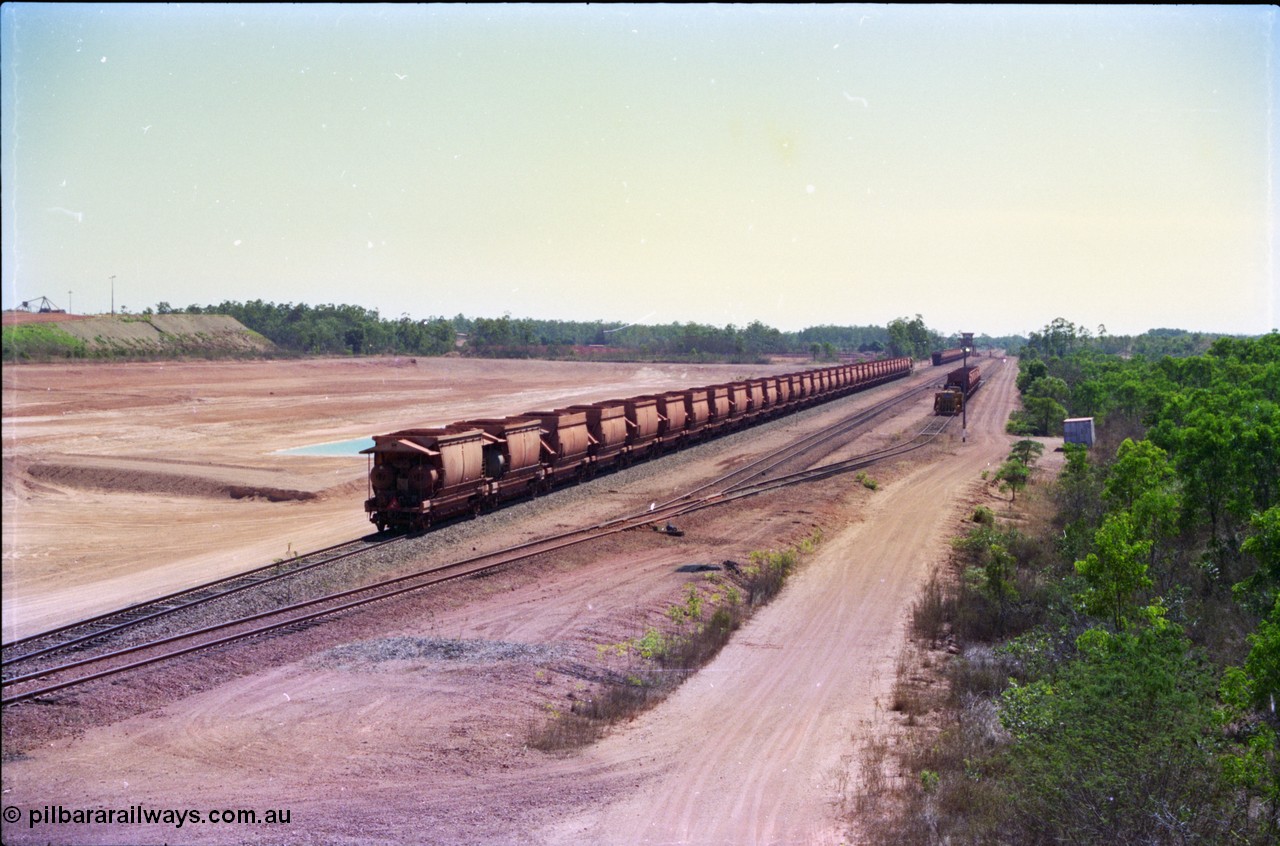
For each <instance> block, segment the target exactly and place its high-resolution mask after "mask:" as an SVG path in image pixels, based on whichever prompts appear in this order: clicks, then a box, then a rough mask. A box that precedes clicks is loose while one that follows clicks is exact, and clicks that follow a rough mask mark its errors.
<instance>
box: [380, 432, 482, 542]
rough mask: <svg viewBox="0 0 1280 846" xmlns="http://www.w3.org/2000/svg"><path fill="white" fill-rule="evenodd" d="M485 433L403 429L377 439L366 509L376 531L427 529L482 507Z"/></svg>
mask: <svg viewBox="0 0 1280 846" xmlns="http://www.w3.org/2000/svg"><path fill="white" fill-rule="evenodd" d="M484 442H485V441H484V432H483V431H481V430H480V429H461V430H457V429H452V428H448V427H446V428H443V429H405V430H403V431H399V432H392V433H391V434H389V435H374V436H373V446H371V447H369V448H368V449H365V450H361V454H364V455H371V456H373V467H372V468H371V469H370V471H369V487H370V489H371V493H372V496H370V497H369V498H368V499H367V500H365V504H364V510H365V512H366V513H367V514H369V519H370V520H371V521H373V522H374V524H375V525H377V527H378V531H383V530H384V529H387V528H398V529H425V528H426V527H427V526H429V525H431V523H432V522H434V521H435V520H440V519H444V518H446V517H452V516H455V515H458V514H463V513H466V512H469V511H479V510H480V509H481V508H483V506H484V500H485V497H486V494H487V488H488V480H487V479H486V478H485V474H484Z"/></svg>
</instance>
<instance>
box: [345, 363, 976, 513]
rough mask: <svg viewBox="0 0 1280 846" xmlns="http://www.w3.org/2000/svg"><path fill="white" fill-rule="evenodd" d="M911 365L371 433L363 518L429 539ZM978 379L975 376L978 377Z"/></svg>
mask: <svg viewBox="0 0 1280 846" xmlns="http://www.w3.org/2000/svg"><path fill="white" fill-rule="evenodd" d="M913 366H914V362H913V361H912V360H911V359H910V358H906V357H903V358H891V359H883V360H880V361H865V362H861V363H858V364H842V365H838V366H835V367H823V368H818V369H815V370H805V371H801V372H797V373H789V374H786V375H783V376H768V377H765V378H760V379H746V380H742V381H738V382H728V383H725V384H719V385H708V386H706V387H702V388H688V389H686V390H676V391H665V392H663V393H659V394H652V395H644V396H637V397H630V398H628V399H617V400H605V401H604V402H596V403H591V404H590V405H573V406H569V407H567V408H559V409H555V410H552V411H528V412H525V413H523V414H519V415H516V416H514V417H504V418H500V419H485V420H464V421H460V422H457V423H451V424H449V425H448V426H443V427H438V428H430V429H404V430H401V431H398V432H391V433H389V434H386V435H374V437H373V441H374V445H373V446H372V447H370V448H369V449H366V450H362V451H361V452H362V454H364V455H368V456H369V462H370V465H369V485H368V499H366V500H365V503H364V510H365V513H366V514H367V515H368V517H369V522H371V523H373V524H374V525H375V526H376V527H377V528H378V531H379V532H382V531H386V530H387V529H402V530H411V531H412V530H420V529H426V528H427V527H429V526H430V525H431V524H432V523H435V522H439V521H441V520H445V519H448V518H451V517H456V516H460V515H463V514H472V515H476V514H480V513H481V512H483V511H485V510H487V509H490V508H493V507H495V506H497V505H499V504H501V503H502V502H504V501H508V500H513V499H517V498H521V497H535V496H538V495H539V494H542V493H546V492H548V491H550V490H551V489H552V488H554V487H556V486H557V485H562V484H571V483H574V482H580V481H585V480H587V479H590V478H592V477H593V476H595V475H596V474H597V473H599V472H601V471H603V470H611V469H619V468H622V467H626V466H628V465H630V464H631V463H633V462H636V461H645V460H648V459H650V458H654V457H657V456H659V455H662V454H663V453H666V452H670V451H672V450H675V449H679V448H681V447H683V446H685V445H687V444H690V443H694V442H697V441H700V440H704V439H706V438H712V437H716V436H719V435H722V434H725V433H728V432H733V431H737V430H739V429H742V428H745V427H747V426H752V425H755V424H756V423H761V422H763V421H765V420H770V419H772V418H774V417H778V416H781V415H784V414H790V413H792V412H795V411H799V410H801V409H804V408H808V407H810V406H812V405H816V404H817V403H821V402H827V401H828V400H833V399H836V398H837V397H842V396H845V395H847V394H851V393H855V392H857V391H862V390H866V389H867V388H871V387H874V386H876V385H880V384H883V383H885V382H890V381H892V380H894V379H901V378H903V377H905V376H909V375H910V374H911V372H912V368H913ZM973 369H974V370H976V369H977V368H973Z"/></svg>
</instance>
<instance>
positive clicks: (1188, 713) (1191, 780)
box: [854, 321, 1280, 844]
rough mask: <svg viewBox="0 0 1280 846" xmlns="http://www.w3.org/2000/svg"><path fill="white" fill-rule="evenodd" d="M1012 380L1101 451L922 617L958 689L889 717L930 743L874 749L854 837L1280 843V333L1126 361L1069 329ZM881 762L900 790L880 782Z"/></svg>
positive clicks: (1004, 524) (1022, 453)
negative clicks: (1077, 425) (898, 779)
mask: <svg viewBox="0 0 1280 846" xmlns="http://www.w3.org/2000/svg"><path fill="white" fill-rule="evenodd" d="M1020 368H1021V375H1020V377H1019V386H1020V387H1022V388H1023V396H1024V404H1025V402H1026V399H1027V397H1029V396H1030V397H1035V396H1036V395H1037V394H1039V395H1041V396H1044V397H1045V398H1052V401H1053V402H1055V403H1062V404H1064V405H1066V406H1067V408H1068V409H1069V410H1070V413H1071V414H1072V415H1076V416H1094V417H1095V418H1096V420H1097V423H1098V430H1099V432H1100V440H1099V442H1098V443H1097V444H1096V445H1095V447H1094V448H1093V450H1092V451H1087V450H1086V449H1085V448H1083V447H1078V446H1074V445H1068V447H1067V454H1066V464H1065V467H1064V468H1063V469H1062V471H1061V473H1060V474H1059V475H1058V478H1057V479H1056V480H1049V479H1045V480H1042V481H1037V479H1036V476H1035V474H1034V473H1028V475H1029V477H1030V478H1031V482H1032V483H1031V484H1030V486H1029V487H1028V488H1027V493H1026V495H1025V496H1023V497H1019V499H1018V502H1017V505H1016V506H1015V505H1013V504H1012V503H1011V504H1010V508H1009V511H1008V513H1007V518H1008V519H1006V515H1005V514H1003V513H993V512H991V511H990V509H984V510H982V511H981V513H978V512H975V514H974V515H973V520H974V522H975V523H976V524H977V525H975V526H974V527H973V528H972V529H971V530H969V531H968V532H967V533H966V534H965V535H964V536H963V537H960V538H958V539H956V541H955V543H954V547H955V552H954V555H953V557H952V562H951V567H950V568H948V569H946V570H944V571H943V572H940V573H939V574H938V575H937V577H936V578H935V579H934V580H933V581H932V582H931V583H930V584H929V586H928V587H927V588H926V590H925V591H924V592H923V593H922V594H921V596H920V598H919V599H918V600H917V602H916V605H915V609H914V619H913V622H912V633H913V635H914V638H915V640H916V647H917V649H918V650H919V652H920V654H922V655H923V658H922V659H921V662H920V663H923V664H924V666H926V667H928V666H929V665H933V666H934V668H935V671H937V663H938V661H939V659H938V657H937V656H938V652H937V651H934V650H939V649H941V647H943V646H944V645H946V646H947V647H949V648H947V649H945V651H943V655H944V656H945V657H944V658H943V659H942V660H941V664H942V669H941V670H940V671H937V672H940V673H941V674H942V675H943V676H944V677H945V684H944V685H942V686H940V687H938V688H936V689H934V690H933V691H930V690H928V689H927V686H917V687H916V688H915V689H914V690H913V692H912V696H913V697H914V699H912V697H908V696H902V697H898V698H900V699H901V700H902V701H903V702H904V703H906V702H908V701H911V702H912V705H913V713H912V714H911V715H910V716H911V719H910V720H909V721H908V725H910V726H922V727H921V728H908V729H906V731H907V732H908V735H907V736H908V742H907V743H905V744H899V745H897V746H896V747H895V748H896V749H897V750H899V751H896V752H895V751H891V747H890V745H889V744H887V743H881V744H879V745H878V746H877V745H873V747H872V749H871V750H870V752H869V755H868V759H867V762H868V766H869V767H870V769H869V770H868V771H869V772H870V773H872V775H873V776H875V777H869V778H866V779H864V784H863V785H862V791H861V794H860V795H859V796H857V797H856V800H855V807H854V810H855V811H856V812H858V814H859V821H860V824H861V825H862V826H863V828H864V829H865V828H866V826H867V825H870V826H871V827H872V828H873V829H874V830H873V831H871V832H870V834H869V838H870V840H871V841H872V842H876V843H885V844H905V843H911V844H928V843H953V844H961V843H974V844H978V843H982V844H987V843H990V844H1005V843H1010V844H1011V843H1018V844H1049V843H1099V844H1101V843H1241V844H1262V843H1275V842H1276V841H1277V838H1280V755H1278V751H1277V730H1278V729H1280V720H1278V718H1277V713H1276V704H1277V702H1276V700H1277V698H1280V482H1278V480H1280V334H1276V333H1272V334H1270V335H1267V336H1265V337H1262V338H1259V339H1254V340H1241V339H1220V340H1218V341H1217V342H1215V343H1213V344H1212V345H1211V346H1210V347H1209V349H1208V350H1207V351H1206V352H1204V353H1203V354H1200V355H1193V356H1189V357H1185V358H1181V359H1175V358H1172V357H1161V358H1159V359H1154V358H1146V357H1143V356H1134V357H1129V358H1121V357H1117V356H1114V355H1110V354H1108V353H1107V352H1106V350H1105V349H1103V348H1102V345H1100V344H1099V343H1098V342H1097V340H1096V339H1091V338H1088V337H1084V336H1082V335H1081V334H1080V333H1079V332H1077V331H1074V327H1071V326H1070V324H1068V323H1066V322H1065V321H1055V323H1054V324H1051V325H1050V326H1049V327H1047V328H1046V330H1045V332H1044V333H1037V334H1035V335H1033V336H1032V340H1031V342H1030V344H1029V345H1028V349H1027V350H1026V351H1025V354H1024V357H1023V359H1022V361H1021V364H1020ZM1046 382H1048V383H1049V384H1050V385H1051V386H1052V387H1051V388H1046V387H1045V385H1046ZM1037 386H1039V387H1037ZM1050 395H1052V397H1050ZM1058 416H1059V417H1060V416H1061V415H1058ZM1027 443H1028V442H1026V441H1021V442H1018V443H1017V444H1015V445H1014V450H1013V454H1011V456H1010V458H1009V461H1010V462H1019V463H1021V464H1023V465H1024V467H1025V466H1028V462H1027V460H1026V459H1028V458H1030V457H1032V453H1034V450H1033V449H1032V448H1031V447H1029V446H1026V444H1027ZM1000 475H1001V474H997V476H998V477H999V476H1000ZM1010 478H1011V477H1009V476H1007V475H1006V476H1005V477H1004V478H1003V479H1002V480H1001V481H1003V482H1004V483H1005V484H1009V482H1010ZM989 483H995V480H991V481H990V482H989ZM1015 508H1016V509H1017V510H1016V511H1014V509H1015ZM999 511H1000V512H1003V511H1004V509H1000V510H999ZM918 672H919V666H918V665H917V666H913V667H909V668H906V672H905V677H906V678H908V679H910V678H912V677H913V676H914V675H916V674H918ZM924 715H928V716H924ZM890 760H892V761H893V763H894V764H895V765H896V766H900V767H902V768H903V769H904V770H905V771H906V772H907V773H908V776H907V777H906V778H905V779H904V780H903V783H904V784H905V785H906V787H905V789H904V788H902V787H900V786H899V787H893V786H891V785H889V784H888V783H887V782H886V781H885V780H884V779H883V778H882V777H879V776H877V775H876V774H878V773H882V772H883V771H884V770H885V769H892V767H886V762H887V761H890ZM886 804H887V805H889V806H891V808H892V811H891V812H890V813H889V814H888V815H887V816H886V815H885V814H884V813H882V812H883V811H884V808H885V806H886ZM868 819H872V820H876V819H878V820H880V822H878V823H876V822H873V823H866V820H868Z"/></svg>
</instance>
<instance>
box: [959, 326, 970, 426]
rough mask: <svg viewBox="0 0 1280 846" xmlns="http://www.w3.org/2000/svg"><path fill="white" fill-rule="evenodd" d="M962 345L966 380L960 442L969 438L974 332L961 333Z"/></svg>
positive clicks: (961, 408)
mask: <svg viewBox="0 0 1280 846" xmlns="http://www.w3.org/2000/svg"><path fill="white" fill-rule="evenodd" d="M960 346H961V348H962V349H964V382H965V397H964V399H963V400H961V401H960V443H967V442H968V440H969V390H968V386H969V385H970V381H969V348H970V347H972V346H973V333H972V332H961V333H960Z"/></svg>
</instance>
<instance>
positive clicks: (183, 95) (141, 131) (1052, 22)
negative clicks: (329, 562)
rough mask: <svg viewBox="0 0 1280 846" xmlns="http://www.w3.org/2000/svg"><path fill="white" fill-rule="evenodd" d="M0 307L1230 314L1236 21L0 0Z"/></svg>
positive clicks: (1236, 321) (770, 314)
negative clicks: (233, 303) (248, 303)
mask: <svg viewBox="0 0 1280 846" xmlns="http://www.w3.org/2000/svg"><path fill="white" fill-rule="evenodd" d="M0 23H2V25H3V39H2V41H0V50H2V51H3V66H2V67H0V71H2V79H3V146H2V147H0V153H2V155H3V181H4V187H3V203H4V205H3V217H4V230H3V235H4V248H3V251H4V257H3V258H4V261H3V301H4V307H5V308H11V307H13V306H14V305H15V304H16V303H17V302H19V301H21V300H24V299H31V298H35V297H39V296H48V297H49V298H50V299H52V300H53V301H54V302H55V303H57V304H58V305H60V306H62V307H64V308H65V307H66V306H67V304H68V303H67V300H68V291H71V292H72V293H71V295H70V305H71V307H72V308H73V310H74V311H76V312H102V311H107V310H108V309H109V308H110V288H111V284H112V283H111V282H110V279H109V277H110V276H112V275H115V277H116V279H115V283H114V285H115V302H116V305H117V307H119V306H121V305H125V306H128V307H129V308H130V309H131V310H134V311H137V310H141V309H142V308H144V307H146V306H151V305H155V304H156V303H157V302H159V301H167V302H170V303H172V304H173V305H175V306H185V305H187V304H190V303H201V304H204V303H216V302H220V301H222V300H224V299H233V300H246V299H253V298H262V299H265V300H271V301H276V302H308V303H313V304H318V303H326V302H334V303H356V304H360V305H363V306H366V307H369V308H376V309H378V310H379V311H380V312H381V313H382V314H383V315H384V316H387V317H398V316H399V315H400V314H401V313H408V314H410V315H412V316H414V317H425V316H428V315H433V314H442V315H453V314H456V313H459V312H462V313H465V314H468V315H472V316H497V315H501V314H503V313H510V314H511V315H513V316H517V317H524V316H530V317H546V318H563V319H583V320H589V319H597V318H600V319H605V320H619V321H628V322H630V321H643V322H662V323H666V322H671V321H682V322H683V321H698V322H706V323H714V324H717V325H724V324H726V323H736V324H738V325H743V324H745V323H748V322H750V321H752V320H761V321H763V322H765V323H768V324H771V325H774V326H777V327H779V328H782V329H799V328H802V327H804V326H807V325H813V324H819V323H838V324H865V323H884V322H886V321H888V320H891V319H893V318H894V317H899V316H911V315H914V314H917V313H919V314H921V315H923V316H924V319H925V321H926V322H927V323H928V324H929V325H930V326H932V327H935V328H938V329H940V330H943V331H945V332H951V331H959V330H971V331H976V332H980V333H981V332H990V333H992V334H1002V333H1007V332H1026V331H1030V330H1033V329H1038V328H1040V327H1041V326H1043V325H1044V324H1045V323H1047V322H1048V321H1049V320H1051V319H1053V318H1054V317H1058V316H1062V317H1066V318H1068V319H1070V320H1072V321H1074V322H1077V323H1081V324H1084V325H1086V326H1089V327H1090V328H1094V327H1096V326H1097V325H1098V324H1105V325H1106V326H1107V328H1108V330H1109V331H1111V332H1113V333H1120V332H1141V331H1144V330H1146V329H1148V328H1153V327H1181V328H1187V329H1200V330H1208V331H1226V332H1243V333H1256V332H1264V331H1266V330H1268V329H1270V328H1273V327H1276V326H1277V325H1280V318H1278V316H1277V306H1276V302H1277V291H1276V288H1277V279H1276V267H1275V263H1274V251H1275V249H1276V246H1277V241H1276V238H1277V236H1276V231H1275V230H1276V225H1275V212H1276V199H1275V192H1274V188H1275V175H1274V158H1275V154H1276V140H1275V134H1276V133H1275V127H1276V113H1275V105H1276V82H1277V62H1276V48H1275V40H1276V31H1277V24H1276V16H1275V12H1274V10H1273V9H1271V8H1269V7H1265V6H1253V7H1229V6H1166V7H1150V6H1135V7H1080V6H1061V7H1039V6H1038V7H1008V6H999V7H977V8H975V7H950V6H877V5H848V6H829V5H823V6H804V5H787V6H756V5H745V6H744V5H728V6H724V5H721V6H696V5H695V6H690V5H680V6H669V5H636V6H616V5H605V6H600V5H592V6H585V5H566V6H545V5H532V6H519V5H516V6H504V5H496V6H476V5H466V6H450V5H427V6H409V5H400V4H395V5H382V6H379V5H359V6H356V5H330V6H314V5H196V6H158V5H138V6H131V5H122V4H101V5H94V4H84V5H71V4H57V5H46V4H38V3H25V4H24V3H7V4H5V5H4V6H3V8H2V10H0Z"/></svg>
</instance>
